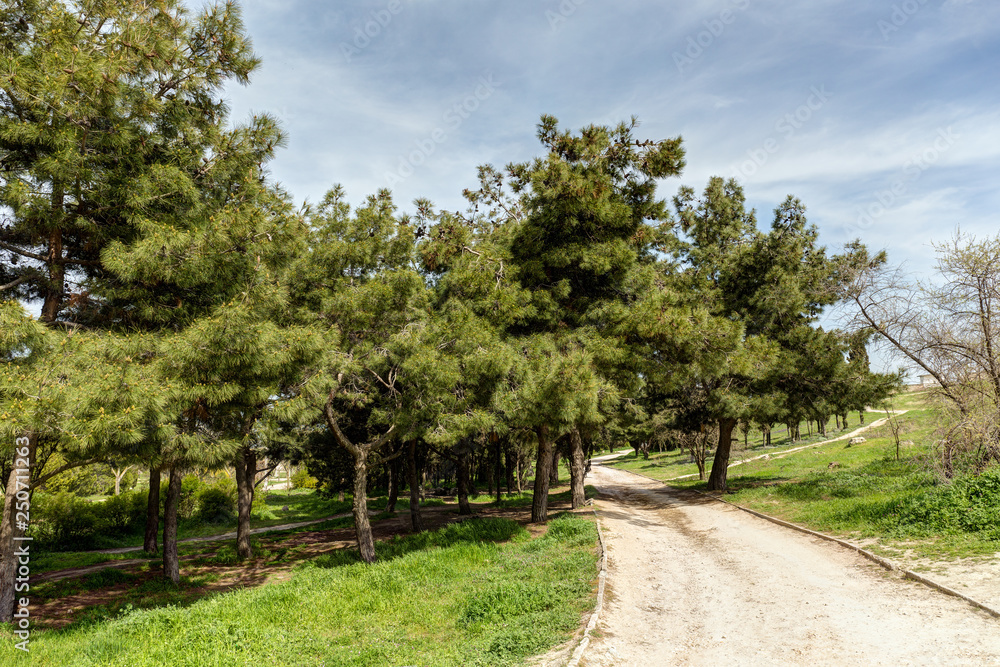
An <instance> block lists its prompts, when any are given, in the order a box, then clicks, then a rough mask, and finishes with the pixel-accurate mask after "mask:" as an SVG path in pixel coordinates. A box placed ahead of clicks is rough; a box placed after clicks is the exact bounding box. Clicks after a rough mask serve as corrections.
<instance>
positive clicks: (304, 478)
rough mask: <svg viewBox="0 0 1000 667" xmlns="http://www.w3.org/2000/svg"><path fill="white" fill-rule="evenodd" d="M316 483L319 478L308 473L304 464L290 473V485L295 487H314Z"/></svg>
mask: <svg viewBox="0 0 1000 667" xmlns="http://www.w3.org/2000/svg"><path fill="white" fill-rule="evenodd" d="M318 483H319V480H317V479H316V478H315V477H313V476H312V475H310V474H309V471H308V470H306V468H305V466H301V467H299V469H298V470H296V471H295V474H294V475H292V486H293V487H295V488H296V489H315V488H316V485H317V484H318Z"/></svg>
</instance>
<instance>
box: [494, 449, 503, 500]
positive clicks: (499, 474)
mask: <svg viewBox="0 0 1000 667" xmlns="http://www.w3.org/2000/svg"><path fill="white" fill-rule="evenodd" d="M493 439H494V440H495V444H496V466H495V468H494V471H495V472H496V474H495V475H494V477H496V481H497V507H499V506H500V502H501V501H502V500H503V496H502V495H501V491H500V483H501V482H500V480H501V479H502V478H503V455H502V453H501V451H500V450H501V446H500V438H498V437H496V434H494V436H493Z"/></svg>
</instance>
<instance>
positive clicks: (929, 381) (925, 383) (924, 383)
mask: <svg viewBox="0 0 1000 667" xmlns="http://www.w3.org/2000/svg"><path fill="white" fill-rule="evenodd" d="M920 386H921V387H940V386H941V383H940V382H938V381H937V380H935V379H934V376H933V375H921V376H920Z"/></svg>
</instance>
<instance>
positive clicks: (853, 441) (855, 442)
mask: <svg viewBox="0 0 1000 667" xmlns="http://www.w3.org/2000/svg"><path fill="white" fill-rule="evenodd" d="M865 442H868V441H867V440H865V439H864V438H862V437H860V436H858V437H857V438H851V439H850V440H848V441H847V446H848V447H850V446H851V445H860V444H862V443H865Z"/></svg>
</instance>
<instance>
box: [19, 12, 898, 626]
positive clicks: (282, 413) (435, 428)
mask: <svg viewBox="0 0 1000 667" xmlns="http://www.w3.org/2000/svg"><path fill="white" fill-rule="evenodd" d="M0 26H2V29H0V206H2V210H3V212H4V217H3V222H2V223H0V291H2V298H4V299H5V301H4V302H3V303H2V305H0V357H2V359H3V367H2V368H0V439H2V444H0V447H2V448H3V451H4V452H8V453H9V452H10V449H9V447H10V446H12V445H13V442H14V439H15V437H18V438H19V437H26V438H28V441H29V442H30V450H31V454H30V457H29V458H30V460H31V464H32V467H31V471H32V473H31V480H30V486H31V488H32V489H34V488H37V487H38V486H39V485H40V484H43V483H44V482H45V481H46V480H47V479H50V478H51V477H52V476H54V475H57V474H59V473H60V472H62V471H64V470H66V469H68V468H70V467H73V466H81V465H88V464H90V463H92V462H95V461H102V460H108V459H110V458H113V459H114V460H115V461H118V462H122V461H125V462H135V463H137V464H141V465H143V466H144V467H148V469H149V472H150V498H149V508H150V513H149V520H148V522H147V540H146V546H147V549H150V550H156V549H157V547H158V545H157V543H156V539H157V534H158V519H159V515H158V512H157V508H158V507H159V498H158V497H157V495H158V493H159V488H160V483H159V481H160V474H161V471H162V473H163V474H165V475H166V476H167V478H168V480H169V481H168V485H167V489H168V490H167V498H166V499H165V508H166V509H165V515H164V524H165V525H164V527H163V538H162V539H163V544H162V547H163V557H164V572H165V574H166V576H168V577H170V578H171V579H173V580H174V581H177V580H178V578H179V568H178V560H177V544H176V524H177V518H176V516H177V513H176V510H177V499H178V495H179V493H180V481H181V478H182V474H183V471H184V470H186V469H188V468H191V467H194V466H198V467H212V466H222V465H230V466H232V467H233V468H234V469H235V473H236V475H235V476H236V480H237V486H238V514H239V522H238V530H237V550H238V553H239V554H240V555H241V556H244V557H246V556H248V555H249V554H250V542H249V518H250V508H251V504H252V500H253V494H254V488H255V483H256V481H257V480H258V473H260V472H261V469H260V465H261V464H260V461H262V460H264V459H265V458H266V459H268V460H285V459H296V460H299V459H302V460H306V461H310V462H311V464H312V465H313V467H314V469H315V470H317V471H322V470H323V469H324V466H325V467H326V469H328V471H333V470H337V471H338V472H331V473H330V474H329V475H328V477H337V476H339V477H340V478H341V479H347V478H349V479H350V480H351V483H352V486H353V498H354V517H355V523H356V527H357V536H358V544H359V548H360V552H361V555H362V557H363V558H364V560H366V561H372V560H374V559H375V550H374V541H373V538H372V534H371V528H370V526H369V523H368V512H367V507H366V497H367V483H368V479H369V473H370V472H371V470H372V469H373V468H374V467H378V466H382V465H383V464H384V465H386V466H388V467H389V469H390V470H392V471H395V472H393V473H391V474H393V475H395V477H396V480H397V481H396V485H397V489H398V488H399V486H400V484H399V480H400V479H401V474H402V470H403V467H404V466H402V465H401V463H402V461H403V460H404V459H405V460H406V461H407V463H408V465H406V466H405V468H406V469H407V470H408V473H409V474H408V476H409V482H410V483H409V486H410V488H411V494H415V493H416V488H417V486H418V485H417V483H416V481H417V480H416V475H417V471H418V470H419V465H418V464H417V462H418V461H419V460H421V459H422V458H426V457H427V455H428V453H429V452H430V453H433V454H434V455H435V456H438V457H441V458H443V459H447V460H450V461H452V462H453V463H454V465H455V469H456V472H457V481H458V485H459V492H460V496H463V495H467V493H468V486H469V470H470V456H472V454H473V452H474V451H476V449H477V447H482V446H483V445H480V444H477V443H483V442H485V443H486V444H485V447H486V448H487V450H489V449H490V448H493V449H494V450H495V451H496V452H497V456H496V462H497V466H498V468H499V466H500V458H501V456H500V453H501V452H504V451H506V452H511V451H518V450H519V449H523V448H524V447H530V449H531V451H532V452H533V453H534V460H535V476H534V495H533V505H532V520H533V521H545V520H546V518H547V499H548V484H549V480H550V477H551V472H552V471H551V466H552V463H553V458H554V454H555V453H556V452H562V453H563V455H564V456H565V457H566V460H567V461H568V463H569V468H570V472H571V475H570V476H571V487H572V499H573V505H574V506H579V505H580V504H581V503H583V502H584V486H583V479H584V472H585V465H586V459H587V457H588V453H589V451H590V450H591V449H592V447H593V446H594V442H595V441H598V440H601V439H609V438H610V439H612V440H626V441H627V440H633V439H636V438H645V439H648V438H651V437H654V436H655V435H656V434H657V433H662V432H663V431H664V430H665V429H673V430H675V431H677V432H680V433H683V434H696V433H700V434H704V433H705V432H706V429H708V431H709V432H711V433H714V434H717V438H718V441H717V445H716V452H715V460H714V463H713V466H712V472H711V477H710V481H709V485H710V488H713V489H718V490H724V489H725V488H726V470H727V464H728V457H729V451H730V444H731V441H732V434H733V428H734V426H735V425H736V424H737V422H738V420H741V419H742V420H753V421H756V422H757V423H761V424H772V423H776V422H794V423H798V421H799V419H801V418H820V417H823V418H824V419H823V420H824V421H825V417H826V416H828V415H830V414H839V415H843V414H846V412H847V411H848V410H853V409H859V408H861V407H863V406H864V405H865V404H867V403H871V402H874V401H876V400H877V399H878V398H879V397H880V396H884V395H885V394H886V393H887V392H888V391H890V390H891V389H892V387H893V385H894V382H896V381H897V380H898V378H895V377H892V376H880V375H873V374H871V373H870V372H869V371H868V365H867V357H866V356H865V355H864V353H863V352H864V343H865V338H864V335H863V334H861V335H859V336H855V337H853V338H852V337H847V336H846V335H843V334H841V333H838V332H832V331H824V330H822V329H821V328H819V327H818V326H817V325H816V322H817V318H818V317H819V316H820V315H821V313H822V311H823V308H824V307H826V306H829V305H831V304H833V303H835V302H837V301H838V300H839V299H841V298H842V297H843V296H844V295H845V293H846V291H845V290H846V289H847V287H848V284H849V279H850V277H851V275H852V272H851V269H852V267H857V266H859V265H860V264H862V263H864V261H866V255H865V250H864V248H863V247H861V246H860V245H854V246H850V247H848V248H847V249H846V250H845V252H844V253H842V254H839V255H828V254H827V253H826V251H825V249H824V248H822V247H820V246H819V245H817V230H816V229H815V227H814V226H811V225H809V224H808V223H807V221H806V219H805V215H804V208H803V206H802V205H801V204H800V203H799V202H798V201H797V200H795V199H792V198H789V199H788V200H787V201H786V202H785V203H784V204H783V205H782V206H781V207H779V208H778V210H777V211H776V212H775V217H774V220H773V222H772V224H771V226H770V229H769V230H768V231H766V232H765V231H760V230H759V229H758V227H757V223H756V220H755V218H754V213H753V212H752V211H747V210H746V209H745V202H744V197H743V193H742V191H741V189H740V187H739V185H738V184H737V183H735V182H733V181H729V182H724V181H722V180H721V179H712V180H711V181H710V182H709V184H708V186H707V188H706V189H705V190H704V193H703V194H702V195H701V196H700V197H698V196H696V194H695V193H694V192H693V191H691V190H690V189H687V188H682V189H681V190H680V193H679V194H678V196H677V197H675V198H674V201H673V205H672V206H671V205H670V204H669V203H668V202H667V201H665V200H663V199H661V198H658V196H657V184H658V182H659V181H660V180H662V179H664V178H668V177H674V176H678V175H679V174H680V173H681V170H682V168H683V166H684V150H683V147H682V142H681V140H680V138H674V139H667V140H663V141H641V140H637V139H636V138H635V136H634V132H635V129H636V122H635V121H634V120H633V121H632V122H630V123H623V124H620V125H618V126H617V127H610V128H609V127H597V126H591V127H587V128H584V129H583V130H582V131H581V132H579V133H578V134H573V133H570V132H568V131H565V130H561V129H560V128H559V127H558V124H557V121H556V119H554V118H551V117H547V116H545V117H542V120H541V122H540V124H539V126H538V137H539V139H540V141H541V143H542V145H543V148H544V155H543V156H542V157H539V158H537V159H535V160H533V161H530V162H525V163H518V164H511V165H508V166H507V167H505V168H504V169H496V168H494V167H490V166H484V167H482V168H481V169H480V171H479V183H478V187H477V188H475V189H472V190H469V191H467V192H466V193H465V194H466V198H467V199H468V202H469V208H468V210H467V211H465V212H463V213H458V212H445V211H438V210H436V209H435V208H434V206H433V205H432V204H431V203H430V202H427V201H418V202H416V211H415V213H413V214H401V213H399V212H398V211H397V208H396V205H395V203H394V202H393V200H392V196H391V193H389V192H388V191H381V192H378V193H376V194H375V195H372V196H370V197H369V198H368V199H367V200H366V201H365V202H364V204H363V205H361V206H360V207H358V208H356V209H354V208H352V207H351V206H350V205H349V204H348V203H347V201H346V197H345V193H344V192H343V191H342V190H341V189H340V188H339V187H335V188H333V189H332V190H331V191H330V192H329V193H328V194H327V195H326V197H325V198H324V199H323V201H322V202H320V203H319V204H318V205H317V206H312V207H304V208H302V209H296V208H295V207H294V206H293V205H292V203H291V198H290V196H289V195H288V194H287V193H285V192H283V191H282V190H281V189H280V188H278V187H277V186H276V185H274V184H273V183H271V182H270V180H269V179H268V175H267V169H266V165H267V162H268V160H269V159H270V158H271V156H272V155H273V152H274V150H275V149H276V148H277V147H278V146H280V145H281V143H282V140H283V137H282V135H281V133H280V131H279V129H278V127H277V125H276V124H275V122H274V121H273V119H271V118H270V117H268V116H266V115H259V116H256V117H254V118H252V119H251V120H250V121H249V122H247V123H246V124H236V125H231V124H230V121H229V118H228V115H227V109H226V106H225V104H224V102H223V101H222V100H220V99H219V93H220V91H221V88H222V86H223V85H224V84H225V83H226V82H229V81H236V82H239V83H246V82H247V81H248V79H249V77H250V75H251V73H252V72H253V70H254V69H255V68H256V67H257V64H258V61H257V59H256V57H255V56H254V55H253V53H252V49H251V45H250V42H249V40H248V38H247V37H246V35H245V33H244V30H243V26H242V23H241V20H240V14H239V8H238V6H236V5H235V4H233V3H231V2H227V3H225V4H220V5H216V6H214V7H211V8H209V9H207V10H206V11H204V12H203V13H201V14H200V15H198V16H194V17H192V16H190V15H189V14H188V13H187V11H186V10H185V9H184V7H183V6H182V5H181V4H180V3H179V2H177V1H176V0H156V1H154V2H149V3H144V4H135V3H105V2H98V1H97V0H79V1H78V2H74V3H72V4H70V3H66V2H62V1H57V0H18V1H16V2H12V3H7V4H6V5H5V6H4V7H3V8H2V9H0ZM31 301H37V302H40V303H41V315H40V317H39V318H38V319H37V320H36V319H34V318H32V317H30V316H28V315H27V314H26V312H25V310H24V307H23V306H22V305H21V303H24V302H31ZM480 451H481V449H480ZM332 452H339V453H340V454H339V455H338V456H334V455H333V454H332ZM56 455H58V460H59V461H62V462H63V464H62V465H61V466H58V467H53V466H49V467H46V462H47V461H48V460H49V459H50V458H51V457H53V456H56ZM335 459H336V460H335ZM4 460H5V461H6V463H5V464H4V477H5V480H7V484H6V494H5V504H4V511H3V523H2V529H0V589H2V591H3V594H0V619H4V618H6V619H9V617H10V614H11V612H12V611H13V606H12V605H13V599H12V591H13V587H12V586H11V585H9V584H10V583H11V582H12V581H13V562H14V561H13V557H12V554H13V551H12V550H13V544H14V541H13V540H14V538H15V537H17V536H19V534H20V532H21V529H20V528H18V525H17V523H16V522H15V521H13V520H12V519H13V517H14V508H15V502H14V500H15V495H14V490H15V488H16V485H15V484H14V483H13V481H14V471H13V468H12V464H13V462H14V461H13V458H12V457H11V456H9V455H7V456H5V457H4ZM338 461H339V463H338ZM345 462H346V466H345V465H344V464H345ZM337 466H339V468H338V467H337ZM345 467H346V470H345ZM43 471H44V472H43ZM321 476H322V475H321ZM497 480H498V483H497V487H498V488H499V475H497ZM415 500H416V499H415ZM463 510H464V511H468V504H467V502H465V503H463ZM411 511H412V512H414V515H413V524H414V528H415V529H419V527H420V520H419V503H418V502H413V503H411ZM8 592H10V593H9V594H8ZM4 596H5V597H4Z"/></svg>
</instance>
